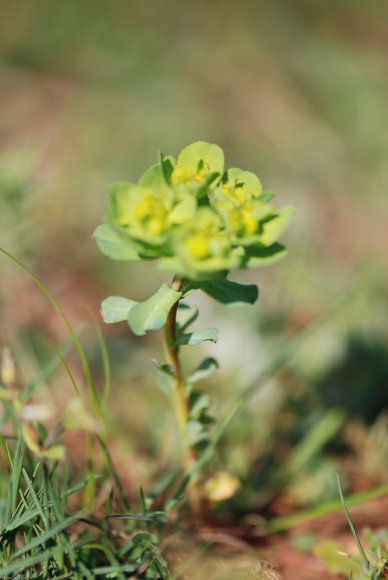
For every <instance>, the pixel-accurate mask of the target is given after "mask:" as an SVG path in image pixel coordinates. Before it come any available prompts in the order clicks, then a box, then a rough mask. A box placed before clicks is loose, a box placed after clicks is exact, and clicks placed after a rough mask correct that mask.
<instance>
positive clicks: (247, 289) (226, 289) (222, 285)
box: [189, 280, 259, 306]
mask: <svg viewBox="0 0 388 580" xmlns="http://www.w3.org/2000/svg"><path fill="white" fill-rule="evenodd" d="M190 287H196V288H198V289H200V290H203V292H205V293H206V294H208V296H211V298H214V300H217V301H218V302H221V303H222V304H226V305H227V306H231V305H233V306H236V305H239V304H254V303H255V302H256V300H257V298H258V296H259V289H258V287H257V286H256V285H255V284H238V283H237V282H230V281H229V280H204V281H203V282H195V283H193V284H191V285H189V289H190Z"/></svg>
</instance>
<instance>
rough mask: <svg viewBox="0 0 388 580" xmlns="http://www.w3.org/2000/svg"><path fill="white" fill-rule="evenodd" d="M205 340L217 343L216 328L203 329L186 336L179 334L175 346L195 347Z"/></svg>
mask: <svg viewBox="0 0 388 580" xmlns="http://www.w3.org/2000/svg"><path fill="white" fill-rule="evenodd" d="M205 340H210V341H211V342H217V340H218V329H217V328H204V329H203V330H196V331H195V332H188V333H187V334H181V335H180V336H178V338H177V340H176V344H177V345H187V346H197V345H198V344H201V342H204V341H205Z"/></svg>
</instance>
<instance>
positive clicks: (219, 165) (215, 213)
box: [95, 141, 293, 280]
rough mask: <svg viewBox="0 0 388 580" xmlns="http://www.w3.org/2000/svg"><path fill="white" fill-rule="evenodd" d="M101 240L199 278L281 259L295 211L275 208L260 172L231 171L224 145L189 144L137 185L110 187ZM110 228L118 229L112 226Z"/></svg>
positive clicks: (113, 252)
mask: <svg viewBox="0 0 388 580" xmlns="http://www.w3.org/2000/svg"><path fill="white" fill-rule="evenodd" d="M110 195H111V201H110V208H109V211H108V214H107V216H106V224H105V225H104V226H100V228H101V227H102V228H104V229H103V230H101V229H100V230H99V229H97V231H96V233H95V237H96V238H97V242H98V243H99V246H100V248H101V249H102V251H105V253H106V254H108V255H110V256H111V257H113V258H116V259H160V262H159V265H160V269H161V270H164V271H168V272H172V273H175V274H179V275H181V276H184V277H186V278H188V279H192V280H198V279H204V278H209V277H213V276H218V275H220V274H224V273H225V272H228V271H231V270H235V269H238V268H242V267H253V266H256V265H261V264H264V263H266V262H268V261H273V260H274V259H275V258H277V257H278V256H280V255H282V254H283V253H284V249H283V248H282V246H280V245H279V244H277V243H276V242H277V240H278V238H279V236H280V235H281V234H282V233H283V231H284V229H285V227H286V226H287V224H288V222H289V220H290V218H291V216H292V213H293V210H292V208H290V207H285V208H283V209H281V210H275V209H274V208H273V207H272V206H271V205H270V204H269V200H270V199H271V197H272V195H270V194H268V193H263V190H262V186H261V183H260V181H259V179H258V178H257V177H256V175H254V174H253V173H250V172H248V171H242V170H240V169H229V170H225V168H224V155H223V152H222V150H221V149H220V148H219V147H218V146H217V145H212V144H209V143H205V142H202V141H200V142H197V143H194V144H192V145H189V146H188V147H186V148H185V149H183V151H182V152H181V153H180V155H179V156H178V159H177V160H176V161H175V159H173V158H172V157H165V158H163V157H161V159H160V161H159V163H157V164H156V165H154V166H152V167H151V168H150V169H149V170H148V171H147V172H146V173H145V174H144V175H143V177H142V178H141V179H140V180H139V182H138V183H137V184H131V183H117V184H114V185H113V186H112V187H111V190H110ZM107 228H111V230H108V229H107Z"/></svg>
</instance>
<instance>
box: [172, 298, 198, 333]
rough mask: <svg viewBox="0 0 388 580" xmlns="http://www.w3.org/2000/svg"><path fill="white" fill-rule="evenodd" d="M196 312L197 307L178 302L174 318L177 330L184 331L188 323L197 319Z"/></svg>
mask: <svg viewBox="0 0 388 580" xmlns="http://www.w3.org/2000/svg"><path fill="white" fill-rule="evenodd" d="M198 314H199V312H198V308H194V307H193V306H189V305H188V304H184V303H182V302H180V303H179V306H178V312H177V318H176V319H177V325H178V328H179V331H180V332H181V333H182V332H184V331H185V330H186V329H187V327H188V326H190V324H192V323H193V322H194V321H195V320H197V318H198Z"/></svg>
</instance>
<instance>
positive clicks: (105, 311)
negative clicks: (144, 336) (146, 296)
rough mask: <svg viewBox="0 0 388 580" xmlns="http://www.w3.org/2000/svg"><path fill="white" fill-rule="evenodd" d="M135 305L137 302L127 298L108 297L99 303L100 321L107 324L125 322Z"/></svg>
mask: <svg viewBox="0 0 388 580" xmlns="http://www.w3.org/2000/svg"><path fill="white" fill-rule="evenodd" d="M135 304H137V302H135V301H134V300H129V299H128V298H122V297H121V296H109V298H105V300H103V301H102V303H101V314H102V319H103V321H104V322H107V323H108V324H111V323H114V322H124V321H127V320H128V315H129V313H130V311H131V310H132V308H133V307H134V306H135Z"/></svg>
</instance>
